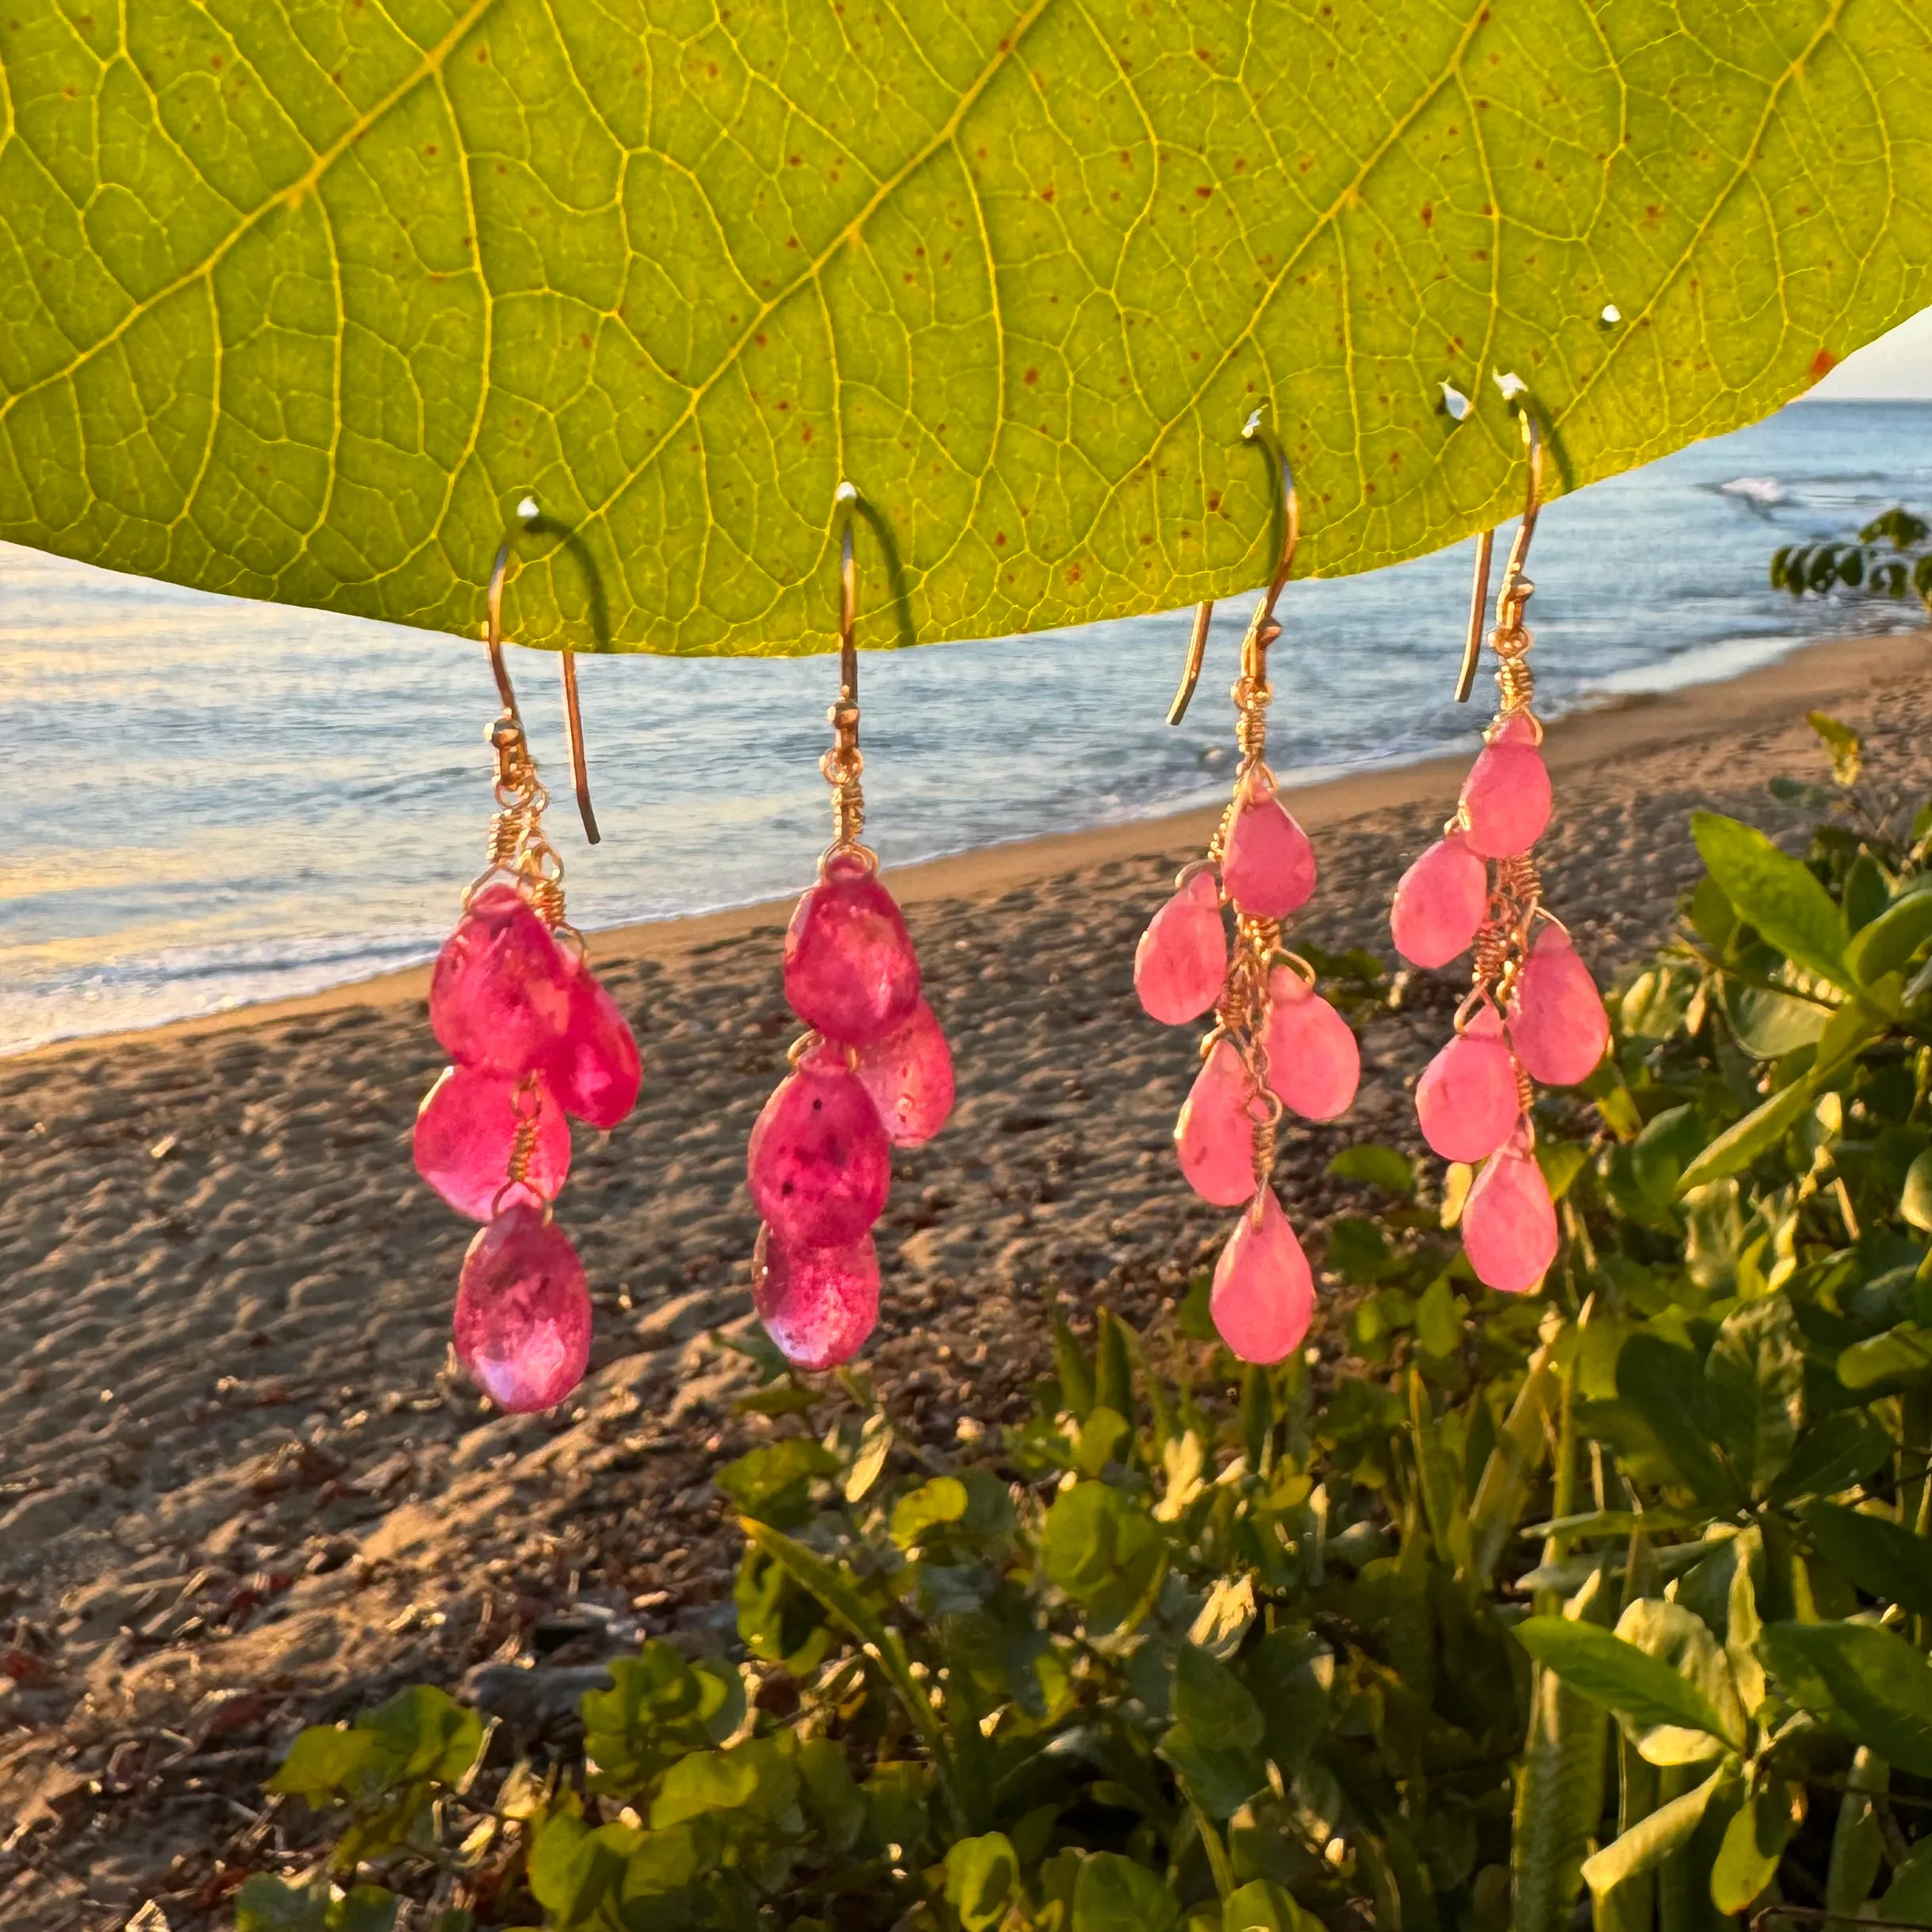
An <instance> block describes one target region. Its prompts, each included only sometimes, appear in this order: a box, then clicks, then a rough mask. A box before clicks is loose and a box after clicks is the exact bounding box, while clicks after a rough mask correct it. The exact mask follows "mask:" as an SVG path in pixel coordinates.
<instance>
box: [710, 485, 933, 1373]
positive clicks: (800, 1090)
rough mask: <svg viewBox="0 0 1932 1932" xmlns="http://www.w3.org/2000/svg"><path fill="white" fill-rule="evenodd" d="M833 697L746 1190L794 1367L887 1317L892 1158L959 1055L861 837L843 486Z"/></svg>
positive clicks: (757, 1300)
mask: <svg viewBox="0 0 1932 1932" xmlns="http://www.w3.org/2000/svg"><path fill="white" fill-rule="evenodd" d="M857 507H858V497H857V491H855V490H854V489H853V486H852V485H850V484H849V483H844V484H841V485H839V489H838V508H839V509H840V511H841V514H842V518H843V523H844V528H843V531H842V533H841V543H840V558H839V623H838V639H839V693H838V701H837V703H834V705H833V706H832V707H831V708H830V711H828V712H827V713H826V719H827V721H828V722H829V723H830V725H831V726H832V733H833V742H832V748H831V749H830V750H829V751H828V752H827V753H826V754H825V756H824V757H823V758H822V759H821V760H820V761H819V768H818V769H819V770H820V771H821V772H822V773H823V774H824V776H825V779H826V783H827V784H830V787H831V788H832V826H833V839H832V842H831V844H830V845H829V846H827V847H826V850H825V851H824V853H822V855H821V856H820V857H819V861H818V880H817V882H816V883H815V884H813V885H811V886H810V887H807V890H806V891H805V893H804V895H803V897H801V898H800V899H799V903H798V906H797V909H796V910H795V911H794V912H793V914H792V923H791V926H790V927H789V929H788V930H787V932H786V934H785V946H784V987H785V999H786V1002H787V1004H788V1005H789V1006H790V1007H791V1008H792V1011H793V1013H795V1014H796V1015H797V1016H798V1018H799V1019H800V1020H802V1021H803V1022H804V1024H805V1025H806V1027H807V1032H806V1033H804V1034H803V1037H801V1038H799V1040H798V1041H795V1042H794V1044H793V1045H792V1048H791V1052H790V1059H791V1063H792V1071H791V1072H790V1073H789V1074H788V1075H786V1077H785V1078H784V1079H783V1080H781V1081H780V1083H779V1084H778V1087H777V1088H776V1091H774V1092H773V1094H772V1097H771V1098H770V1099H769V1101H767V1102H765V1109H764V1111H763V1112H762V1113H761V1114H759V1116H758V1118H757V1124H756V1125H754V1126H753V1129H752V1130H751V1144H750V1147H749V1150H748V1151H747V1154H746V1179H747V1180H748V1182H749V1185H750V1189H751V1198H752V1202H753V1205H754V1206H756V1207H757V1210H758V1214H759V1218H760V1221H761V1225H760V1227H759V1230H758V1239H757V1247H756V1248H755V1250H754V1251H753V1257H752V1298H753V1302H754V1304H755V1305H756V1306H757V1311H758V1314H759V1316H760V1317H761V1319H762V1321H764V1323H765V1329H766V1332H768V1333H769V1335H770V1336H771V1338H772V1340H773V1341H774V1342H775V1343H776V1344H777V1346H778V1347H779V1350H780V1352H781V1353H782V1354H783V1355H784V1356H785V1357H786V1359H788V1361H790V1362H792V1363H793V1364H794V1365H795V1366H796V1367H799V1368H804V1369H826V1368H832V1367H837V1366H838V1364H839V1363H843V1362H848V1361H849V1360H850V1359H852V1357H853V1355H856V1354H857V1352H858V1351H859V1349H860V1348H861V1347H862V1346H863V1345H864V1342H865V1340H866V1338H867V1337H868V1336H869V1335H870V1334H871V1333H872V1328H873V1327H874V1325H875V1324H876V1322H877V1321H878V1319H879V1255H878V1250H877V1248H876V1246H875V1245H874V1243H873V1240H872V1228H873V1226H874V1225H875V1224H876V1222H877V1221H878V1219H879V1217H880V1215H881V1214H882V1213H884V1211H885V1205H886V1197H887V1193H888V1192H889V1190H890V1189H891V1183H892V1149H893V1148H894V1147H895V1146H898V1147H916V1146H918V1145H919V1144H921V1143H922V1142H923V1141H926V1140H930V1139H931V1138H932V1137H933V1135H934V1134H936V1133H938V1131H939V1129H941V1127H942V1126H944V1125H945V1121H946V1117H947V1116H948V1115H949V1114H950V1113H951V1112H952V1110H953V1056H952V1052H951V1050H950V1049H949V1047H948V1046H947V1045H946V1037H945V1033H943V1032H942V1031H941V1028H940V1025H939V1022H938V1021H937V1019H935V1018H933V1010H932V1008H931V1007H930V1006H928V1005H927V1004H926V1002H925V1000H924V999H922V998H921V997H920V990H919V987H920V979H919V961H918V955H917V954H916V953H915V952H914V949H913V945H912V940H911V937H910V935H909V934H908V933H907V930H906V922H905V920H904V918H903V917H902V916H901V914H900V912H899V907H898V905H897V904H896V903H895V901H894V899H893V898H892V895H891V893H890V892H888V891H887V890H886V888H885V887H884V885H882V884H880V880H879V861H878V857H877V855H876V854H875V853H873V852H872V850H871V849H870V848H869V847H868V846H866V845H864V844H862V843H861V841H860V834H861V832H862V831H863V830H864V822H865V797H864V789H863V787H862V784H861V776H862V774H863V772H864V762H865V761H864V756H863V754H862V753H861V751H860V749H859V657H858V650H857V642H856V635H855V633H856V628H857V604H858V577H857V565H856V562H855V561H854V558H853V516H854V514H855V512H857Z"/></svg>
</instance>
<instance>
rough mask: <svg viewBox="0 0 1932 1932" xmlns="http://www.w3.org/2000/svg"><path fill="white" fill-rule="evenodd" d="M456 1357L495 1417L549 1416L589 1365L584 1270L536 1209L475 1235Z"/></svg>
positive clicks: (503, 1218)
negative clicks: (506, 1412) (503, 1412)
mask: <svg viewBox="0 0 1932 1932" xmlns="http://www.w3.org/2000/svg"><path fill="white" fill-rule="evenodd" d="M454 1326H455V1334H456V1357H457V1359H458V1361H459V1362H461V1363H462V1365H463V1367H464V1370H465V1371H466V1373H467V1374H469V1376H470V1379H471V1380H472V1381H473V1382H475V1384H476V1385H477V1387H478V1388H479V1389H481V1390H482V1391H483V1393H485V1395H487V1396H488V1397H489V1398H490V1400H491V1401H493V1402H495V1403H496V1405H497V1406H498V1407H499V1408H500V1409H511V1410H513V1411H516V1413H519V1414H527V1413H529V1412H530V1411H531V1410H533V1409H554V1408H555V1407H556V1406H557V1405H558V1403H559V1402H561V1401H562V1400H563V1399H564V1397H565V1396H566V1395H568V1394H569V1393H570V1391H571V1390H573V1389H574V1388H575V1387H576V1386H577V1384H578V1383H579V1382H581V1381H582V1380H583V1379H584V1370H585V1367H587V1366H588V1363H589V1361H590V1327H591V1309H590V1290H588V1288H587V1287H586V1286H585V1285H584V1267H583V1263H581V1262H580V1261H579V1260H578V1259H577V1250H576V1249H575V1248H573V1247H572V1246H571V1245H570V1243H569V1240H568V1239H567V1238H566V1236H565V1235H564V1233H563V1232H562V1229H558V1228H556V1227H554V1226H552V1225H550V1223H549V1222H548V1221H546V1220H545V1219H544V1218H543V1215H542V1211H541V1210H540V1209H536V1208H529V1207H513V1208H510V1209H506V1210H505V1211H504V1213H501V1214H499V1215H498V1216H497V1217H496V1219H495V1220H494V1221H491V1222H490V1223H489V1225H488V1226H486V1227H483V1228H479V1229H477V1236H476V1239H475V1240H473V1241H472V1242H471V1243H470V1252H469V1253H468V1254H466V1255H464V1256H463V1272H462V1279H461V1280H460V1281H459V1282H458V1284H457V1290H456V1320H455V1324H454Z"/></svg>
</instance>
